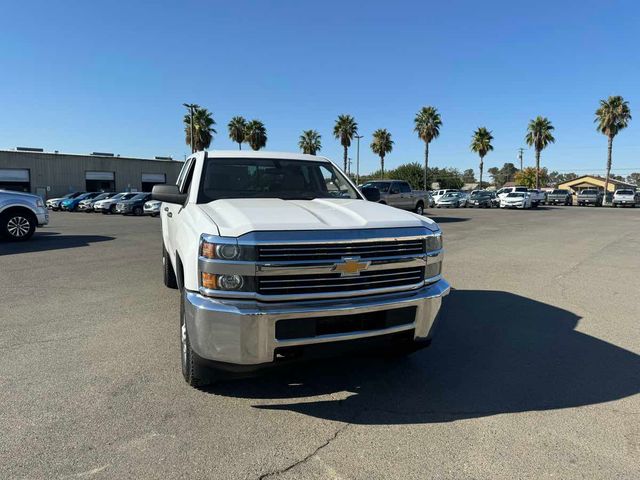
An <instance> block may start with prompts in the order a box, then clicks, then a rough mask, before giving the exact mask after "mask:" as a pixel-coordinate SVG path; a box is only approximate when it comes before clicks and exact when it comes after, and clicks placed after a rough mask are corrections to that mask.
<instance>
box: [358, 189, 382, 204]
mask: <svg viewBox="0 0 640 480" xmlns="http://www.w3.org/2000/svg"><path fill="white" fill-rule="evenodd" d="M361 192H362V195H364V198H366V199H367V200H369V201H370V202H379V201H380V190H378V189H377V188H374V187H364V188H363V189H362V190H361Z"/></svg>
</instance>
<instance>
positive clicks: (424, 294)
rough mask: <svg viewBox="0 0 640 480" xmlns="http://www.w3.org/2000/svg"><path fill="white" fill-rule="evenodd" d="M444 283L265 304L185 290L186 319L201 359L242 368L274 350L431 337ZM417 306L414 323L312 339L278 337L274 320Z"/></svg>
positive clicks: (266, 359) (445, 291)
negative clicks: (409, 334)
mask: <svg viewBox="0 0 640 480" xmlns="http://www.w3.org/2000/svg"><path fill="white" fill-rule="evenodd" d="M449 288H450V287H449V284H448V283H447V282H446V281H445V280H439V281H438V282H436V283H434V284H432V285H429V286H426V287H424V288H421V289H419V290H412V291H407V292H400V293H394V294H386V295H375V296H368V297H359V298H348V299H333V300H316V301H313V302H311V301H306V302H287V303H271V304H270V303H264V302H256V301H247V300H242V301H239V300H228V299H215V298H210V297H205V296H203V295H201V294H199V293H196V292H190V291H189V292H187V293H186V298H185V320H186V324H187V331H188V332H189V339H190V341H191V346H192V348H193V350H194V351H195V352H196V353H197V354H198V355H199V356H200V357H202V358H204V359H207V360H212V361H216V362H225V363H231V364H238V365H258V364H265V363H270V362H273V361H274V360H275V353H276V349H277V348H279V347H292V346H302V345H314V344H320V343H327V342H338V341H344V340H356V339H360V338H367V337H376V336H381V335H387V334H393V333H398V332H402V331H407V330H413V331H414V338H415V339H416V340H421V339H427V338H429V337H430V336H431V330H432V326H433V325H434V322H435V319H436V317H437V315H438V312H439V310H440V305H441V303H442V297H444V296H445V295H447V294H448V293H449ZM411 306H415V307H416V316H415V320H414V322H413V323H409V324H405V325H400V326H396V327H390V328H385V329H382V330H367V331H356V332H349V333H340V334H331V335H321V336H315V337H311V338H296V339H287V340H278V339H276V334H275V331H276V322H277V321H278V320H283V319H291V318H318V317H330V316H337V315H349V314H362V313H368V312H375V311H383V310H392V309H396V308H403V307H411Z"/></svg>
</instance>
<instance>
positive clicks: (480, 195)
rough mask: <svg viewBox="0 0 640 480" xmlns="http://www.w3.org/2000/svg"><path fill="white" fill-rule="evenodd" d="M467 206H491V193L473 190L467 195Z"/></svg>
mask: <svg viewBox="0 0 640 480" xmlns="http://www.w3.org/2000/svg"><path fill="white" fill-rule="evenodd" d="M467 206H468V207H469V208H473V207H478V208H491V207H492V206H493V199H492V198H491V193H490V192H487V191H483V190H477V191H474V192H473V193H472V194H471V196H470V197H469V201H468V204H467Z"/></svg>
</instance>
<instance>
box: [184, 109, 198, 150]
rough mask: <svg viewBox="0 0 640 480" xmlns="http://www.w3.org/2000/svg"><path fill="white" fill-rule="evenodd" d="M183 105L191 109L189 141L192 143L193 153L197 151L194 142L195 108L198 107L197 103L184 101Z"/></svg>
mask: <svg viewBox="0 0 640 480" xmlns="http://www.w3.org/2000/svg"><path fill="white" fill-rule="evenodd" d="M182 105H183V106H185V107H186V108H188V109H189V140H190V141H189V143H191V153H193V152H195V151H196V150H195V146H194V143H193V110H194V109H196V108H198V105H196V104H195V103H183V104H182Z"/></svg>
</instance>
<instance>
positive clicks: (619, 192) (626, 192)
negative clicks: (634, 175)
mask: <svg viewBox="0 0 640 480" xmlns="http://www.w3.org/2000/svg"><path fill="white" fill-rule="evenodd" d="M616 193H617V194H618V195H633V190H618V191H617V192H616Z"/></svg>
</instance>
